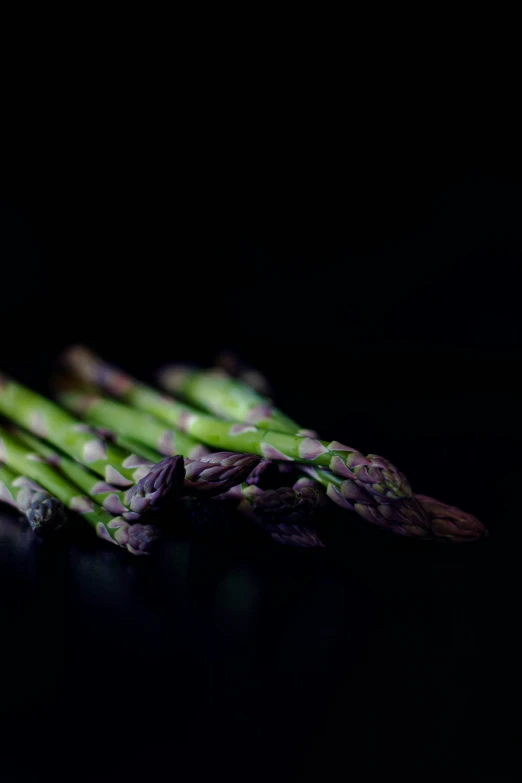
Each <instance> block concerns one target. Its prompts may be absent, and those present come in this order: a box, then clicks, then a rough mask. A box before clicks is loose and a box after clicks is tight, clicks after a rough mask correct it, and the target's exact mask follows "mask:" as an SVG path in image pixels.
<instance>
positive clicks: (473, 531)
mask: <svg viewBox="0 0 522 783" xmlns="http://www.w3.org/2000/svg"><path fill="white" fill-rule="evenodd" d="M415 497H416V498H417V500H418V501H419V503H420V504H421V506H422V507H423V509H424V510H425V512H426V513H427V514H428V516H429V518H430V522H431V526H432V528H433V532H434V534H435V535H436V536H437V538H441V539H445V540H447V541H474V540H475V539H477V538H485V537H487V536H488V535H489V534H488V531H487V530H486V528H485V527H484V525H483V524H482V522H479V520H478V519H477V517H474V516H473V514H468V513H467V512H466V511H461V509H460V508H457V507H456V506H448V505H447V504H446V503H442V502H441V501H440V500H435V499H434V498H430V497H428V496H427V495H415Z"/></svg>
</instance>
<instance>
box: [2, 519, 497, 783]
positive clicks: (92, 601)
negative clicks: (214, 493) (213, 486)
mask: <svg viewBox="0 0 522 783" xmlns="http://www.w3.org/2000/svg"><path fill="white" fill-rule="evenodd" d="M344 520H345V517H343V516H342V512H341V515H339V514H337V513H334V514H332V515H327V516H325V519H324V520H322V521H321V525H322V527H321V535H323V536H324V537H325V541H326V543H327V548H326V549H325V550H317V551H315V550H313V551H310V550H290V549H285V548H282V547H281V548H278V547H277V546H275V545H272V544H271V543H268V542H265V541H263V540H262V539H259V538H258V537H257V536H255V535H253V533H252V531H250V530H249V529H248V528H246V527H245V528H243V527H242V523H241V522H237V523H235V524H237V527H236V528H233V529H232V530H231V531H230V534H229V535H228V536H225V537H224V538H223V539H220V538H219V537H216V536H209V537H208V538H205V537H204V536H203V537H198V538H195V537H192V536H189V535H186V534H185V533H183V532H180V533H178V535H177V537H176V535H175V534H174V536H173V537H172V539H171V540H169V541H167V543H166V544H165V546H164V547H163V549H162V550H161V551H160V552H159V553H158V555H157V556H156V557H154V558H150V559H145V558H141V559H137V558H132V557H130V556H128V555H127V553H125V552H123V551H119V550H117V549H116V548H114V549H111V548H110V547H108V546H105V545H104V544H103V543H99V542H97V541H96V540H95V539H92V538H91V537H89V536H86V537H85V539H83V538H81V540H76V541H73V542H70V541H64V542H59V543H58V544H57V545H54V546H53V545H48V544H47V543H46V542H42V541H40V540H38V539H37V538H36V537H34V536H33V535H32V534H31V532H30V530H29V529H28V527H27V526H26V524H25V523H24V522H20V521H19V520H18V519H17V517H16V515H15V514H14V513H11V512H10V511H8V510H7V509H5V510H4V508H2V512H1V516H0V566H1V567H0V584H1V590H0V596H1V597H0V601H1V603H0V606H1V616H2V628H3V635H2V638H3V652H4V660H3V671H4V673H5V683H4V687H3V698H2V712H1V714H2V721H3V725H2V737H3V740H4V742H5V743H6V744H7V745H8V746H9V747H10V749H11V751H12V752H11V753H10V754H9V756H8V757H6V758H7V760H8V764H9V766H8V768H6V775H7V777H6V778H5V779H7V780H9V779H10V778H9V774H11V775H13V778H12V779H15V780H26V779H27V780H29V779H34V774H35V769H36V768H37V766H38V763H39V762H38V759H40V758H41V757H47V756H48V754H49V753H52V754H53V769H54V772H55V775H56V778H57V779H59V780H62V779H63V780H65V779H69V778H68V775H70V774H71V767H70V761H69V760H68V758H67V757H66V756H65V755H64V754H63V753H62V750H61V749H62V748H63V747H65V746H67V748H68V749H69V751H70V752H71V753H72V754H73V758H75V759H76V761H75V764H78V763H79V769H75V773H74V777H75V778H76V779H80V780H83V779H88V778H89V776H95V777H96V779H98V780H106V779H107V780H109V779H112V780H114V779H120V776H121V779H123V776H125V777H129V776H130V777H131V778H132V779H134V777H136V778H138V777H140V776H141V775H147V776H148V779H156V776H157V778H158V779H159V776H160V772H161V769H165V765H167V766H168V767H169V768H170V767H172V776H174V774H175V773H176V774H180V775H186V774H196V773H197V772H198V771H199V772H201V771H203V769H204V768H205V766H207V765H209V764H210V766H211V767H212V766H213V765H214V764H223V763H225V764H226V765H227V768H228V769H230V772H231V773H235V772H237V774H238V775H240V776H241V774H242V771H243V773H244V774H246V773H245V772H244V771H245V770H247V771H248V777H249V778H251V779H254V780H257V779H258V778H259V779H261V778H263V777H266V776H267V775H272V777H274V776H275V777H279V775H281V776H287V777H288V776H290V779H293V778H292V776H293V775H297V774H301V771H302V773H303V774H305V773H306V772H308V773H310V774H313V775H319V776H320V775H321V774H324V773H325V770H326V772H327V773H328V774H330V773H333V770H334V769H335V767H336V765H337V764H338V763H339V757H341V759H342V758H347V759H348V758H349V762H348V761H347V762H346V763H347V764H348V763H349V766H350V768H351V769H366V770H367V771H369V774H374V773H375V774H377V771H378V770H379V768H380V764H382V758H383V756H382V754H387V755H388V757H389V758H390V759H391V763H393V764H394V765H395V766H396V765H397V764H398V763H400V765H401V769H402V770H403V771H404V774H405V775H406V776H408V775H414V771H415V768H416V765H417V764H418V763H419V760H420V759H422V757H423V754H426V753H428V752H431V751H432V750H433V744H434V743H436V746H437V748H438V753H439V756H438V759H437V758H436V759H434V762H433V770H434V773H433V774H434V775H435V773H436V772H438V771H439V769H441V768H442V767H444V765H445V764H447V763H448V761H447V759H448V758H451V759H452V760H453V761H452V763H455V762H454V760H455V759H456V761H457V762H458V763H459V764H460V765H461V767H462V769H468V768H470V769H474V768H475V766H476V765H477V763H478V762H479V761H480V759H479V760H477V759H476V758H474V757H473V755H471V754H468V752H467V750H466V738H468V737H473V736H475V734H476V733H477V732H481V731H483V727H482V725H481V723H482V721H483V716H482V714H481V711H480V709H479V705H480V699H481V697H482V696H483V695H484V694H486V696H487V697H488V698H491V695H492V694H491V693H488V692H487V689H488V687H489V686H488V685H487V682H485V683H484V689H482V691H480V692H479V691H478V690H477V689H476V684H477V682H479V681H480V679H481V676H482V674H481V673H482V672H483V671H484V668H485V667H486V668H487V666H488V662H487V660H485V658H484V654H485V650H486V649H487V645H486V641H487V640H486V639H484V638H483V635H484V633H485V631H484V628H487V627H488V626H487V625H484V620H485V619H486V620H487V619H488V618H489V620H490V621H491V617H492V614H491V611H492V605H491V602H492V595H493V592H492V584H491V580H490V578H489V577H488V572H487V568H486V566H487V562H488V559H490V558H491V557H492V554H491V553H492V552H493V553H494V546H495V544H494V542H493V544H491V547H492V549H491V548H490V549H489V550H487V549H486V548H485V546H483V545H482V544H478V545H476V547H475V548H473V547H461V548H454V547H453V548H452V547H442V548H437V549H435V550H434V549H433V548H430V547H426V546H423V545H422V544H420V546H419V542H409V541H404V540H402V539H396V538H392V537H389V536H384V537H383V536H382V535H381V534H380V532H379V531H373V530H370V531H367V530H366V528H362V527H359V526H358V525H355V526H354V528H353V530H351V529H349V528H348V526H347V525H346V523H345V521H344ZM463 574H465V578H463ZM487 632H488V633H491V625H490V626H489V629H488V631H487ZM496 633H497V634H498V638H499V643H501V644H506V639H505V638H504V641H502V638H503V637H505V636H506V628H505V626H504V625H503V621H502V613H501V612H500V614H499V616H498V619H497V622H496ZM499 677H500V679H501V677H502V675H501V674H500V675H499ZM28 737H30V746H31V753H28V752H27V742H28ZM508 740H509V738H508V737H505V741H506V743H508ZM377 747H378V748H379V750H377ZM484 753H485V756H484V761H485V762H487V761H488V758H487V748H486V749H485V750H484ZM13 765H14V766H13ZM100 765H101V768H100ZM438 765H439V766H438ZM274 769H275V770H276V771H275V772H274ZM151 774H152V778H151ZM2 779H4V778H2ZM427 779H430V778H427ZM434 779H435V777H434ZM449 779H451V778H449ZM477 779H479V778H477Z"/></svg>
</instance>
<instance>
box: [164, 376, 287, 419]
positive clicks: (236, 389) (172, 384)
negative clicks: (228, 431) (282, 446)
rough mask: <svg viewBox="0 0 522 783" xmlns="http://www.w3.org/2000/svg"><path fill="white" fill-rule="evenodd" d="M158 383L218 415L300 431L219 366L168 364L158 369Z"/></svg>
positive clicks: (254, 392)
mask: <svg viewBox="0 0 522 783" xmlns="http://www.w3.org/2000/svg"><path fill="white" fill-rule="evenodd" d="M159 382H160V385H161V386H162V387H163V388H164V389H165V390H166V391H168V392H170V393H172V394H175V395H176V396H178V397H182V398H183V399H185V400H187V402H190V403H192V404H194V405H197V406H198V407H200V408H203V409H204V410H206V411H209V412H210V413H213V414H214V415H215V416H219V417H220V418H225V419H231V420H233V421H242V422H245V423H247V424H255V426H256V427H259V428H260V429H264V430H278V431H279V432H290V433H292V434H299V433H300V429H301V428H300V427H299V425H298V424H296V422H295V421H292V419H290V418H289V417H288V416H285V414H284V413H282V412H281V411H279V410H277V408H276V407H275V405H274V404H273V403H272V401H271V400H270V399H268V398H267V397H263V396H262V395H261V394H259V393H258V392H257V391H255V390H254V389H253V388H252V387H251V386H249V385H248V384H246V383H243V382H242V381H241V380H238V379H236V378H231V377H229V376H228V375H226V374H225V373H224V372H223V370H221V369H219V368H217V369H214V370H198V369H195V368H191V367H186V366H184V365H181V366H180V365H169V366H168V367H165V368H163V370H161V371H160V373H159Z"/></svg>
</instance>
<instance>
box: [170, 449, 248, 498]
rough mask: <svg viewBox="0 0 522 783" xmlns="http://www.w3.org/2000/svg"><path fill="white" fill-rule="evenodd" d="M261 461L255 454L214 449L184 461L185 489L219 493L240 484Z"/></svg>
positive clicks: (209, 493) (213, 493) (211, 493)
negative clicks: (211, 451)
mask: <svg viewBox="0 0 522 783" xmlns="http://www.w3.org/2000/svg"><path fill="white" fill-rule="evenodd" d="M260 461H261V459H260V457H258V456H256V455H255V454H237V453H236V452H234V451H216V452H213V453H211V454H205V455H204V456H202V457H200V458H199V459H197V460H189V459H187V460H186V461H185V471H186V473H185V490H186V492H192V493H196V494H199V493H205V494H206V495H221V494H222V493H223V492H226V491H227V490H228V489H230V488H231V487H235V486H236V484H241V483H242V482H243V481H245V480H246V479H247V478H248V476H250V474H251V473H252V471H253V470H254V468H255V467H256V466H257V465H258V464H259V462H260Z"/></svg>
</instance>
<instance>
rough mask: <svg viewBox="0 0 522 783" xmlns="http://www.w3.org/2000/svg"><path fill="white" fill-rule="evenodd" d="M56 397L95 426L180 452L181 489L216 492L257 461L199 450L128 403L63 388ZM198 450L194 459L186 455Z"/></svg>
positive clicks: (251, 457) (242, 476)
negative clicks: (181, 459)
mask: <svg viewBox="0 0 522 783" xmlns="http://www.w3.org/2000/svg"><path fill="white" fill-rule="evenodd" d="M59 399H60V401H61V402H62V404H63V405H65V407H66V408H69V409H70V410H73V411H75V412H76V413H79V414H81V415H82V416H84V417H85V418H86V419H87V421H89V422H91V423H92V424H95V425H97V426H102V427H107V426H109V425H111V426H112V428H113V430H116V431H117V432H118V433H121V434H122V435H123V436H124V437H125V438H129V437H130V438H132V439H134V440H137V439H139V440H140V441H142V442H144V443H145V445H146V446H148V447H149V448H156V449H158V450H159V451H162V453H163V454H165V453H168V454H181V455H182V456H185V455H186V456H187V459H186V460H185V490H186V491H187V492H197V493H201V492H204V493H206V494H219V493H222V492H224V491H225V490H226V489H228V488H230V487H232V486H234V485H235V484H238V483H240V482H241V481H244V480H245V479H246V478H247V477H248V475H249V474H250V473H251V472H252V470H253V469H254V468H255V467H256V466H257V464H258V463H259V462H260V460H259V457H256V456H255V455H254V454H241V453H239V454H238V453H236V452H230V451H218V452H213V453H206V454H202V453H201V448H200V444H198V442H197V441H195V440H194V438H191V437H190V436H188V435H186V434H185V433H183V432H179V431H177V430H175V429H174V428H166V427H165V425H164V424H163V422H161V421H160V420H159V419H156V418H155V417H154V416H151V415H150V414H148V413H144V412H143V411H140V410H135V409H134V408H131V407H130V406H128V405H124V404H122V403H121V402H115V401H114V400H108V399H106V398H104V397H99V396H94V395H92V394H90V393H89V394H82V393H80V392H77V391H70V390H64V391H62V392H59ZM196 453H199V454H200V457H199V458H198V459H190V458H188V455H189V454H196Z"/></svg>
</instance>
